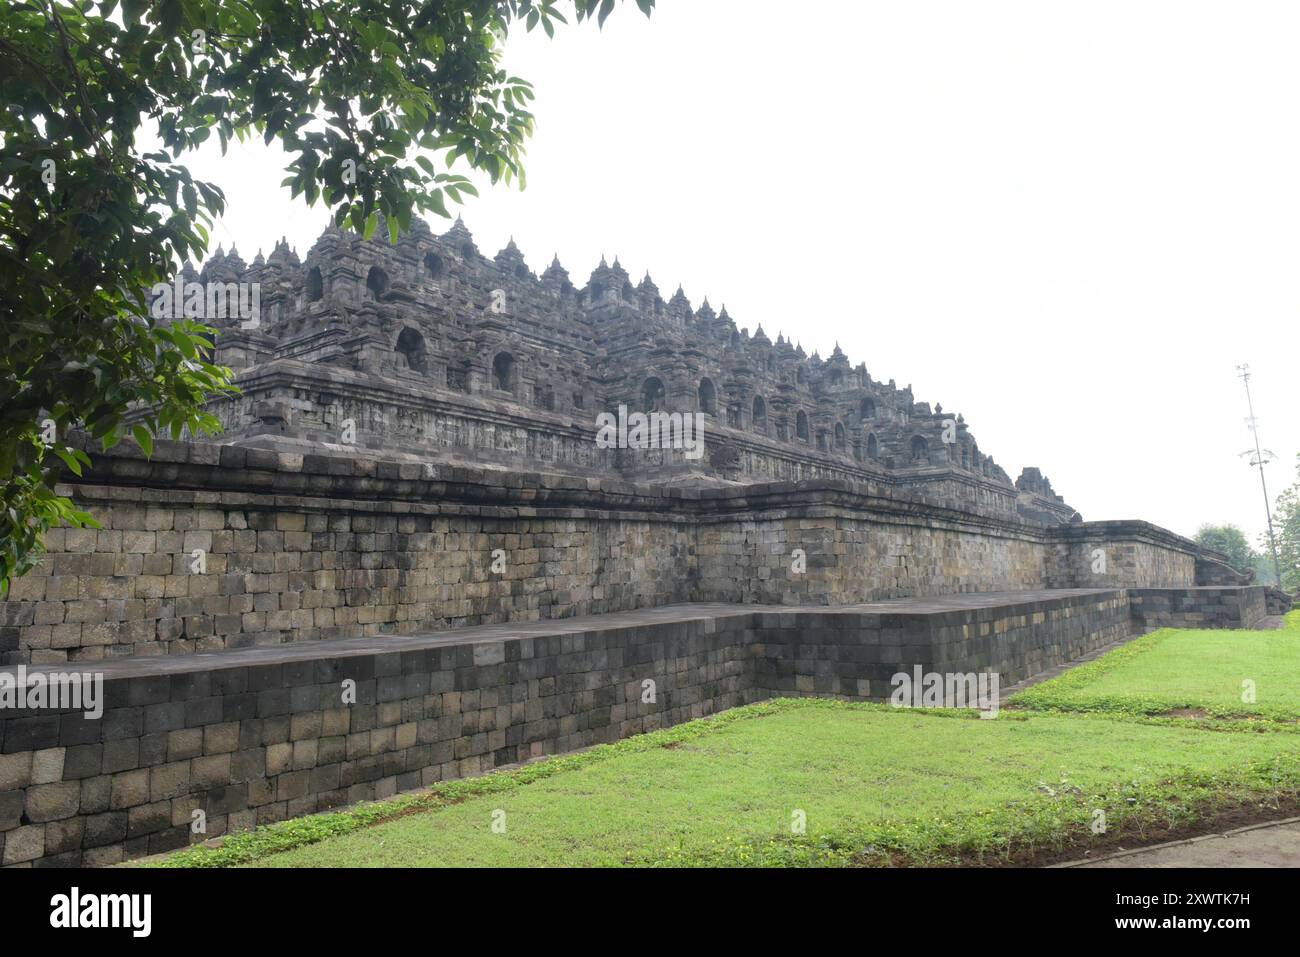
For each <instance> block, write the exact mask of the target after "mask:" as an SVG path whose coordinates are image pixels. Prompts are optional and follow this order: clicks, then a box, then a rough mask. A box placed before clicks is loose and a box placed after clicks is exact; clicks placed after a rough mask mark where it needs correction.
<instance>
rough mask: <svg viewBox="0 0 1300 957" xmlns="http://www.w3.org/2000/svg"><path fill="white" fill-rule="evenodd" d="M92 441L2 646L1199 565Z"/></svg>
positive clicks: (758, 497) (862, 502)
mask: <svg viewBox="0 0 1300 957" xmlns="http://www.w3.org/2000/svg"><path fill="white" fill-rule="evenodd" d="M94 458H95V468H94V470H93V471H92V472H91V473H90V475H89V476H88V479H87V480H86V481H81V482H77V483H75V484H69V485H67V486H64V489H63V490H64V491H65V492H66V493H67V494H70V495H72V496H73V497H74V498H75V499H76V500H77V501H78V502H79V503H80V504H81V505H82V506H83V507H85V508H86V509H87V510H89V511H90V512H91V513H92V514H93V515H95V516H96V517H97V518H98V520H99V521H100V523H101V526H102V527H101V528H99V529H62V530H54V531H53V532H51V533H50V535H49V538H48V546H49V553H48V554H47V555H46V556H45V558H44V560H43V561H42V563H41V564H40V565H39V566H38V567H37V568H36V569H35V570H34V571H33V572H31V573H30V574H29V575H27V576H25V577H24V578H22V579H20V580H18V581H17V582H15V584H14V586H13V590H12V592H11V595H10V599H9V600H8V601H7V602H3V603H0V664H4V663H10V664H13V663H18V662H25V663H37V664H39V663H45V662H59V661H89V660H97V659H101V658H110V657H116V656H133V655H154V654H176V653H181V654H185V653H192V652H196V651H212V650H216V649H221V648H230V647H244V646H248V645H258V644H280V643H283V642H285V641H301V640H316V639H329V638H344V637H361V636H375V635H382V634H408V633H412V632H417V631H430V630H438V629H445V628H454V627H462V626H467V625H477V624H486V623H492V622H505V621H533V620H539V619H547V618H563V617H569V616H573V615H584V614H602V613H610V612H617V611H623V610H629V609H636V608H644V607H651V606H658V605H664V604H668V603H673V602H684V601H727V602H754V603H763V604H793V603H803V604H821V605H835V604H845V603H854V602H862V601H876V600H880V599H885V598H896V597H920V596H926V595H941V594H954V593H973V592H987V591H1008V590H1026V589H1036V588H1041V587H1043V586H1044V585H1047V586H1049V587H1058V588H1071V587H1090V586H1094V585H1096V586H1100V587H1124V586H1126V585H1166V586H1168V585H1180V584H1183V583H1184V582H1186V583H1188V584H1190V580H1191V577H1190V576H1191V575H1192V568H1193V564H1194V563H1193V560H1192V557H1191V556H1192V555H1193V550H1194V546H1193V545H1192V544H1191V543H1190V542H1187V541H1186V540H1184V539H1179V538H1178V537H1177V536H1173V535H1171V534H1169V533H1168V532H1164V531H1163V530H1161V529H1157V528H1155V527H1154V526H1150V525H1145V524H1143V523H1123V522H1120V523H1097V524H1096V525H1082V526H1061V527H1057V528H1051V529H1044V528H1042V527H1041V526H1036V525H1032V524H1024V523H1021V522H1018V521H1014V520H1009V519H1004V518H997V517H996V516H995V515H994V514H992V513H984V512H981V511H979V510H974V511H963V510H960V509H956V508H952V507H948V506H945V505H944V504H943V503H942V501H933V500H931V499H929V498H927V497H925V496H922V495H921V494H919V493H916V494H910V493H909V494H904V493H902V492H900V491H899V490H898V489H897V488H894V487H892V486H890V485H889V484H888V483H877V484H869V485H851V484H848V483H844V482H823V483H773V484H769V485H757V486H737V487H720V488H698V487H693V488H675V487H666V488H665V487H656V486H644V485H632V484H629V483H625V482H620V481H616V480H609V479H596V478H580V477H576V476H571V475H567V476H566V475H542V474H530V473H511V472H505V471H495V470H486V469H464V468H456V467H451V466H445V465H443V466H433V465H429V464H419V463H411V462H407V463H398V462H385V461H375V460H373V459H368V458H365V457H350V456H337V455H332V456H325V455H305V456H304V455H297V454H292V453H284V452H272V451H268V450H260V449H244V448H238V447H231V446H210V445H198V444H176V443H160V444H159V446H158V448H157V449H156V450H155V454H154V457H153V459H152V460H145V459H144V458H143V457H142V456H140V455H139V453H138V452H132V451H131V450H129V449H126V450H121V451H118V450H115V451H114V454H112V455H107V456H104V455H96V456H95V457H94ZM89 478H93V479H95V481H94V482H91V481H89ZM1098 546H1101V547H1104V548H1105V549H1106V553H1107V555H1108V568H1107V573H1106V574H1105V575H1101V576H1094V575H1093V574H1091V571H1090V567H1089V554H1090V551H1091V549H1092V548H1094V547H1098ZM796 550H798V551H800V552H802V555H801V556H800V555H797V554H796ZM200 555H201V561H202V565H201V566H200V565H199V564H198V562H199V558H198V556H200ZM196 569H199V570H196Z"/></svg>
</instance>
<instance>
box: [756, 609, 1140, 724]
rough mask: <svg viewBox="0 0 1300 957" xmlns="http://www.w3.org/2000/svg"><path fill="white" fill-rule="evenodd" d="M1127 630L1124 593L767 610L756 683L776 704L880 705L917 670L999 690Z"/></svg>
mask: <svg viewBox="0 0 1300 957" xmlns="http://www.w3.org/2000/svg"><path fill="white" fill-rule="evenodd" d="M882 607H883V606H882ZM1132 627H1133V626H1132V622H1131V620H1130V618H1129V606H1128V600H1127V597H1126V596H1125V593H1124V592H1123V591H1085V590H1071V591H1061V592H1058V593H1051V592H1041V591H1040V592H1034V593H1027V594H1025V595H1022V596H1016V595H1008V594H1000V595H996V596H992V597H990V598H988V599H982V598H981V597H980V596H962V597H961V598H960V599H958V598H953V599H949V600H946V601H935V602H927V601H925V600H920V601H917V602H908V603H907V609H906V610H905V611H899V612H895V613H890V612H884V611H882V612H880V613H875V612H863V611H858V610H856V609H846V610H843V611H838V612H829V613H825V614H821V615H818V614H813V613H780V612H764V613H763V615H762V626H761V631H760V633H759V635H758V636H757V637H756V641H757V642H758V644H756V645H755V646H754V648H753V653H754V656H755V657H754V666H755V669H756V674H755V678H754V681H755V683H756V684H757V685H758V686H760V687H762V688H763V689H764V690H766V691H767V692H769V693H771V694H772V695H776V696H790V695H805V694H806V695H819V696H834V697H847V698H873V699H877V700H884V699H887V698H888V697H889V694H890V691H891V684H890V679H891V678H892V677H893V675H895V674H897V673H899V672H904V673H907V674H911V673H912V669H913V668H914V667H915V666H917V665H920V666H922V667H923V669H924V670H925V671H937V672H940V673H951V672H955V673H962V674H966V673H978V672H996V673H998V675H999V680H1000V682H1001V684H1002V687H1004V688H1005V687H1008V686H1009V685H1011V684H1013V683H1015V682H1017V681H1021V680H1023V679H1024V678H1027V677H1029V676H1031V675H1035V674H1039V673H1041V672H1043V671H1045V670H1047V669H1048V668H1051V667H1054V666H1056V665H1058V664H1061V663H1063V662H1066V661H1071V660H1073V659H1075V658H1078V657H1079V656H1081V655H1084V654H1087V653H1088V652H1090V651H1093V650H1095V649H1096V648H1099V647H1101V646H1103V645H1106V644H1108V643H1110V642H1112V641H1117V640H1119V639H1121V638H1125V637H1127V636H1128V635H1129V634H1131V632H1132Z"/></svg>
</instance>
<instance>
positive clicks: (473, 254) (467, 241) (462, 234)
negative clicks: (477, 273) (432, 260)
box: [442, 216, 479, 259]
mask: <svg viewBox="0 0 1300 957" xmlns="http://www.w3.org/2000/svg"><path fill="white" fill-rule="evenodd" d="M442 241H443V242H444V243H446V245H447V246H448V247H449V248H451V249H454V250H456V252H458V253H460V254H461V255H462V256H464V257H465V258H466V259H475V258H477V257H478V255H479V251H478V246H476V245H474V237H473V235H472V234H471V233H470V231H469V227H468V226H466V225H465V220H463V219H461V218H460V217H459V216H457V217H456V221H455V222H454V223H452V224H451V229H449V230H447V231H446V232H445V233H443V234H442Z"/></svg>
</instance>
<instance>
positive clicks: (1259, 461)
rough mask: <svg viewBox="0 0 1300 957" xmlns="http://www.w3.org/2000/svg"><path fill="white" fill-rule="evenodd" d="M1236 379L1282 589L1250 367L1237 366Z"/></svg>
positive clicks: (1275, 568) (1276, 570)
mask: <svg viewBox="0 0 1300 957" xmlns="http://www.w3.org/2000/svg"><path fill="white" fill-rule="evenodd" d="M1237 378H1239V379H1241V381H1242V383H1243V384H1244V385H1245V386H1246V408H1247V409H1249V410H1250V419H1249V422H1250V431H1251V434H1252V435H1254V437H1255V461H1254V462H1252V463H1251V464H1252V465H1258V466H1259V486H1260V488H1262V489H1263V490H1264V515H1265V516H1266V517H1267V518H1268V546H1269V549H1270V550H1271V551H1272V552H1273V574H1274V575H1276V576H1277V587H1278V588H1281V587H1282V563H1281V562H1280V561H1278V557H1277V539H1276V538H1274V536H1273V509H1272V506H1271V505H1270V504H1269V497H1268V482H1267V481H1266V480H1265V478H1264V453H1263V451H1261V449H1260V447H1259V429H1257V428H1255V403H1254V402H1253V401H1252V400H1251V397H1250V366H1249V365H1247V364H1246V363H1244V362H1243V363H1242V364H1241V365H1239V366H1237Z"/></svg>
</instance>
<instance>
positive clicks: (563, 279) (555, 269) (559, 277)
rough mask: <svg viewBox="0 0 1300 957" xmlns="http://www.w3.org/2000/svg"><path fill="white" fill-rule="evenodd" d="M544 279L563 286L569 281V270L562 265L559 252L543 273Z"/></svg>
mask: <svg viewBox="0 0 1300 957" xmlns="http://www.w3.org/2000/svg"><path fill="white" fill-rule="evenodd" d="M542 280H543V281H544V282H547V283H554V284H555V285H558V286H563V285H564V284H565V283H567V282H568V281H569V271H568V270H567V269H565V268H564V267H563V266H561V265H560V254H559V253H556V254H555V256H554V257H553V258H552V259H551V264H550V265H549V266H547V267H546V272H544V273H542Z"/></svg>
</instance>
